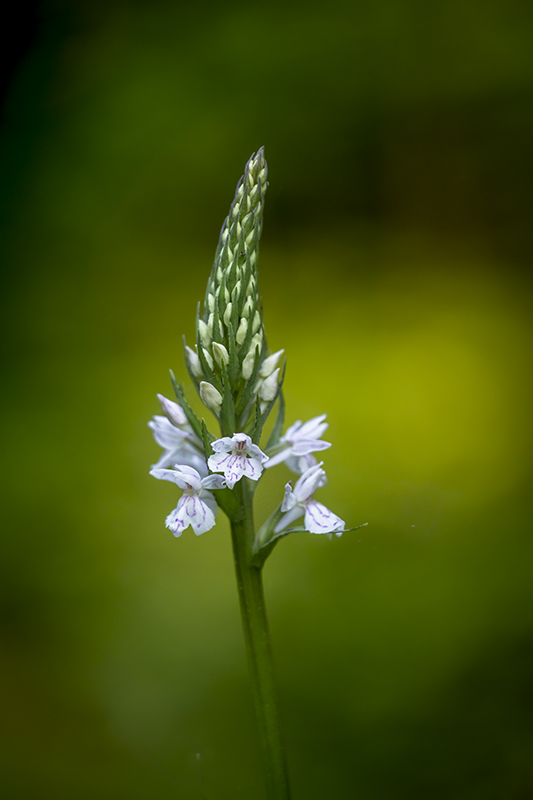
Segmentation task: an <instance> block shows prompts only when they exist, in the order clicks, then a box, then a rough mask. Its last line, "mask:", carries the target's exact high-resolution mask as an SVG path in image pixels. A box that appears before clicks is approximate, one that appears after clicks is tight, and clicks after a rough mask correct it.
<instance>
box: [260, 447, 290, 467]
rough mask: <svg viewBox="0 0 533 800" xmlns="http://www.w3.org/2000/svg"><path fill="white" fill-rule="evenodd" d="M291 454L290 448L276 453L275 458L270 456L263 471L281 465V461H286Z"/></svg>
mask: <svg viewBox="0 0 533 800" xmlns="http://www.w3.org/2000/svg"><path fill="white" fill-rule="evenodd" d="M291 453H292V447H286V448H285V449H284V450H281V451H280V452H279V453H276V455H275V456H270V458H269V460H268V464H265V469H270V467H275V466H276V464H281V463H282V462H283V461H286V460H287V459H288V458H289V456H290V455H291Z"/></svg>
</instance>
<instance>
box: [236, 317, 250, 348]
mask: <svg viewBox="0 0 533 800" xmlns="http://www.w3.org/2000/svg"><path fill="white" fill-rule="evenodd" d="M247 331H248V320H247V319H245V318H244V317H243V318H242V319H241V321H240V323H239V327H238V328H237V335H236V336H235V339H236V340H237V344H238V345H241V344H242V343H243V342H244V340H245V339H246V332H247Z"/></svg>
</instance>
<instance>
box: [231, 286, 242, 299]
mask: <svg viewBox="0 0 533 800" xmlns="http://www.w3.org/2000/svg"><path fill="white" fill-rule="evenodd" d="M240 291H241V282H240V281H237V283H236V284H235V287H234V289H233V291H232V293H231V300H232V302H233V303H236V302H237V301H238V299H239V294H240Z"/></svg>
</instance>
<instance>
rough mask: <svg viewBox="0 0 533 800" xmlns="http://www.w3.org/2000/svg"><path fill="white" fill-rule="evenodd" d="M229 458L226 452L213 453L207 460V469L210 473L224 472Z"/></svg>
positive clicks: (229, 455)
mask: <svg viewBox="0 0 533 800" xmlns="http://www.w3.org/2000/svg"><path fill="white" fill-rule="evenodd" d="M231 457H232V456H231V454H230V453H228V452H223V453H214V454H213V455H212V456H209V458H208V459H207V464H208V467H209V469H210V470H211V472H225V471H226V467H227V465H228V463H229V460H230V458H231Z"/></svg>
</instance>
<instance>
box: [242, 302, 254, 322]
mask: <svg viewBox="0 0 533 800" xmlns="http://www.w3.org/2000/svg"><path fill="white" fill-rule="evenodd" d="M253 307H254V303H253V300H252V298H251V297H248V298H247V300H246V303H245V304H244V306H243V309H242V316H243V317H246V319H248V317H249V316H250V314H251V311H252V309H253Z"/></svg>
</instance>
